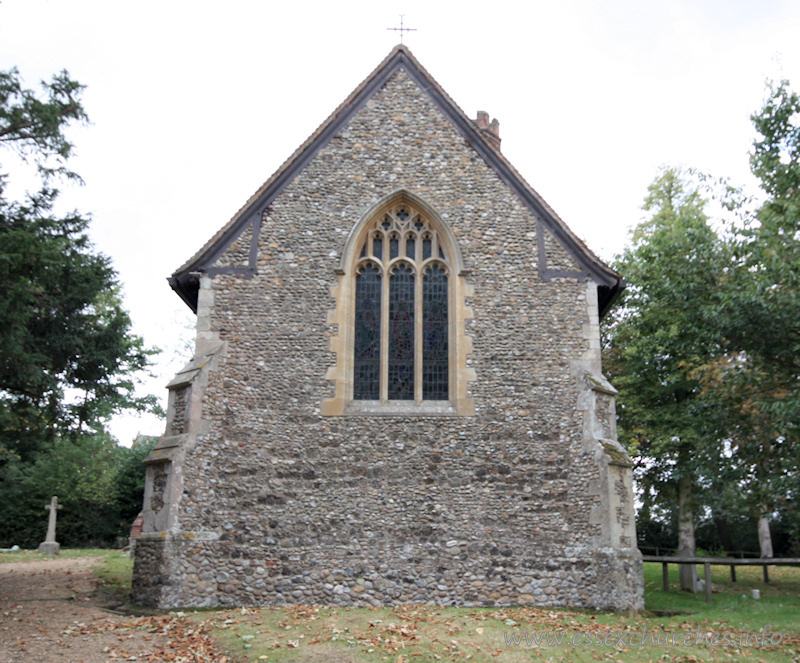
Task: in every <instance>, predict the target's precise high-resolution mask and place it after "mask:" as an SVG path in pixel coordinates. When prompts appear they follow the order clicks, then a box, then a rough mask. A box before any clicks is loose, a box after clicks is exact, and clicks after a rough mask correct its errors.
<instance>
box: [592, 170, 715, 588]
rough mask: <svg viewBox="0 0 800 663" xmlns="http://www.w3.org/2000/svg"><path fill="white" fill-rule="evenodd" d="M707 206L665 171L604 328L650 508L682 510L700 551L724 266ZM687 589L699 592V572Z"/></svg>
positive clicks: (628, 253) (619, 265)
mask: <svg viewBox="0 0 800 663" xmlns="http://www.w3.org/2000/svg"><path fill="white" fill-rule="evenodd" d="M705 206H706V201H705V200H704V199H703V198H702V196H701V195H700V193H699V190H698V187H697V185H696V184H692V183H691V182H690V181H689V180H688V177H687V176H686V175H685V174H682V173H680V172H678V171H676V170H674V169H665V170H664V171H663V172H662V173H661V174H660V175H659V176H658V177H657V178H656V180H655V181H654V182H653V183H652V184H651V185H650V187H649V194H648V196H647V198H646V199H645V204H644V209H645V211H647V212H649V213H650V216H649V218H648V219H647V220H645V221H643V222H642V223H640V224H639V225H638V226H637V227H636V228H635V229H634V231H633V235H632V243H631V246H629V247H628V248H627V249H626V250H625V251H624V253H623V254H622V256H621V257H619V258H618V259H617V261H616V262H615V265H614V266H615V268H616V269H617V270H619V271H620V272H621V273H622V274H623V275H624V276H625V278H626V279H627V280H628V282H629V286H628V289H627V290H626V292H625V293H624V295H623V298H622V301H621V303H620V305H619V306H618V307H617V308H616V309H615V310H614V312H613V313H612V315H611V316H609V317H608V318H607V319H606V321H605V327H604V337H605V351H606V358H605V361H604V365H605V366H606V369H607V370H608V372H609V374H610V376H611V378H612V381H613V383H614V384H615V385H616V387H617V388H618V389H619V397H618V407H617V412H618V416H619V424H620V431H621V435H620V437H621V440H622V442H623V443H624V444H626V446H627V447H628V449H629V451H630V452H631V454H632V455H633V456H635V457H636V458H637V467H636V476H637V480H638V482H639V484H640V488H641V489H642V491H643V492H642V499H643V502H644V508H645V509H646V510H648V511H649V510H651V509H652V508H653V507H654V506H655V505H656V503H657V502H661V506H662V508H663V506H664V504H665V502H666V503H667V504H668V506H669V507H670V508H671V506H672V505H673V504H675V503H677V506H678V514H677V521H678V527H677V529H678V549H679V551H680V552H683V553H687V554H694V548H695V542H694V511H695V497H696V495H695V493H696V490H697V488H698V482H697V477H696V473H697V469H698V467H699V466H700V464H701V462H702V461H701V459H702V458H706V457H711V456H713V453H709V452H708V451H707V447H708V446H709V445H710V444H711V442H710V441H713V440H714V439H715V438H714V437H713V436H711V435H708V434H707V433H708V431H707V430H706V423H705V422H706V413H705V407H704V403H703V401H702V399H701V398H700V394H701V389H700V383H699V380H698V378H697V377H695V370H696V369H697V368H698V366H700V365H702V364H704V363H705V362H706V361H707V360H708V357H711V356H714V355H715V354H717V353H718V352H719V344H720V338H719V335H718V334H717V332H716V331H715V330H714V327H713V325H712V324H711V323H710V320H709V315H710V314H709V312H710V311H711V310H712V308H713V303H714V302H713V300H714V293H715V292H716V291H717V289H718V280H719V278H720V274H721V271H720V268H721V265H722V264H723V251H722V244H721V242H720V240H719V238H718V236H717V234H716V233H715V232H714V230H713V229H712V228H711V227H710V225H709V222H708V218H707V216H706V213H705ZM682 569H683V570H684V571H683V573H682V576H681V586H682V587H683V588H684V589H690V590H694V588H695V577H694V568H693V567H689V566H682Z"/></svg>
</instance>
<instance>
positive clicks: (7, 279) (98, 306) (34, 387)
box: [0, 70, 154, 461]
mask: <svg viewBox="0 0 800 663" xmlns="http://www.w3.org/2000/svg"><path fill="white" fill-rule="evenodd" d="M43 86H44V89H45V91H46V94H47V98H46V99H45V100H40V99H39V98H38V97H37V96H36V95H35V93H34V92H33V91H31V90H27V89H24V88H22V86H21V84H20V81H19V76H18V74H17V72H16V70H11V71H10V72H0V102H2V107H1V108H0V144H5V145H7V146H13V147H14V149H15V150H16V151H17V152H18V153H19V154H20V155H22V156H23V157H24V158H26V159H30V160H33V161H35V162H36V164H37V166H38V167H39V169H40V171H41V172H42V173H43V175H44V176H45V178H50V177H52V176H53V175H54V174H62V175H70V174H71V173H70V172H69V171H68V170H67V168H66V159H67V158H68V157H69V156H70V154H71V152H72V144H71V143H70V141H69V140H68V139H67V138H66V137H65V134H64V130H65V128H66V127H67V126H68V125H69V124H70V123H71V122H74V121H80V120H85V117H86V116H85V113H84V111H83V107H82V106H81V103H80V91H81V89H82V87H81V86H80V85H79V84H77V83H75V82H74V81H72V80H71V79H70V78H69V76H68V75H67V74H66V72H62V73H61V74H59V75H58V76H55V77H54V78H53V80H52V81H51V82H50V83H48V84H43ZM57 195H58V192H57V191H56V190H55V189H53V188H51V187H49V186H47V185H45V186H44V187H43V188H42V189H41V190H40V191H39V192H37V193H34V194H29V195H28V196H27V199H26V200H25V201H23V202H17V201H13V200H8V199H7V198H6V196H5V187H4V178H2V179H0V247H1V248H0V347H2V348H3V351H2V354H0V447H2V449H3V450H4V451H5V452H6V453H8V452H10V453H13V454H16V455H18V456H19V457H20V458H22V459H23V460H26V461H27V460H32V459H33V457H34V455H35V454H36V452H37V451H39V450H40V449H41V448H43V445H44V444H45V443H50V442H52V441H54V440H56V439H59V438H65V437H70V438H72V439H74V438H75V436H76V435H80V434H85V433H98V432H100V431H101V430H102V427H103V425H104V423H105V421H106V420H107V419H108V418H109V417H110V416H111V415H112V414H114V413H115V412H118V411H120V410H122V409H125V408H138V409H144V408H150V407H153V406H154V400H153V399H152V397H148V398H140V397H137V396H135V394H134V386H135V384H134V379H135V377H134V376H135V374H136V373H137V372H138V371H141V370H143V369H144V368H146V366H147V365H148V363H149V356H150V355H151V354H152V353H153V351H152V350H150V349H147V348H145V346H144V343H143V341H142V339H141V338H139V337H138V336H135V335H134V334H132V333H131V330H130V327H131V321H130V318H129V316H128V314H127V312H126V311H125V310H124V309H123V307H122V304H121V300H120V296H119V285H118V283H117V279H116V274H115V273H114V270H113V269H112V267H111V263H110V260H109V258H107V257H106V256H103V255H101V254H98V253H97V252H95V251H94V250H93V247H92V246H91V243H90V241H89V238H88V236H87V234H86V231H87V228H88V224H89V219H88V218H86V217H85V216H81V215H80V214H78V213H77V212H73V213H71V214H67V215H57V214H55V213H54V206H55V202H56V198H57ZM0 455H1V454H0Z"/></svg>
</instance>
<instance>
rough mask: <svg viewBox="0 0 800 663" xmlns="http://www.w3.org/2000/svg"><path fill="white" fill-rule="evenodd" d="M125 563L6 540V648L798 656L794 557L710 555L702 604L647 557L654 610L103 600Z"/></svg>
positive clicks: (399, 661)
mask: <svg viewBox="0 0 800 663" xmlns="http://www.w3.org/2000/svg"><path fill="white" fill-rule="evenodd" d="M3 562H5V563H3ZM130 572H131V562H130V560H129V559H128V558H127V557H123V556H121V555H120V554H119V553H118V552H116V551H70V550H66V551H63V552H62V554H61V555H60V556H59V557H57V558H44V559H43V557H42V556H41V555H40V554H39V553H37V552H34V551H21V552H19V553H0V581H2V582H0V604H1V605H0V611H1V612H0V617H2V621H0V660H4V661H29V660H41V661H72V660H82V661H85V662H86V663H96V662H99V661H114V660H129V661H168V660H171V661H217V662H221V661H229V662H231V663H233V662H234V661H254V662H258V663H262V662H264V661H267V662H272V663H280V662H283V661H301V662H303V661H306V662H311V661H321V660H324V661H326V662H327V663H351V662H361V661H390V662H392V663H413V662H417V661H420V662H427V661H466V660H469V661H502V662H504V661H508V662H510V663H517V662H519V661H536V660H542V661H587V662H588V661H650V660H652V661H658V660H670V661H730V660H745V661H748V660H749V661H753V662H754V663H755V662H759V661H764V662H766V663H769V662H773V661H787V662H795V663H797V662H798V661H800V636H799V631H800V569H796V568H772V569H771V570H770V579H771V583H770V584H769V585H765V584H764V583H763V581H762V578H761V569H760V568H755V567H748V568H741V569H739V570H738V571H737V577H738V582H737V583H735V584H733V583H731V582H730V578H729V576H728V572H727V568H725V567H714V568H713V575H714V577H713V581H714V589H715V593H714V597H713V602H712V603H711V604H707V603H705V599H704V596H703V594H697V595H690V594H686V593H681V592H678V591H674V590H673V591H670V592H666V593H665V592H663V591H662V589H661V567H660V565H658V564H646V565H645V592H646V594H645V601H646V604H647V609H648V611H647V612H645V613H640V614H613V613H600V612H590V611H578V610H569V609H532V608H438V607H429V606H399V607H396V608H322V607H309V606H297V607H287V608H238V609H232V610H216V611H185V612H181V611H172V612H169V613H164V614H153V615H149V616H139V617H134V616H132V615H127V616H126V615H123V614H115V613H112V612H109V611H108V610H107V608H108V607H109V606H113V607H115V608H116V609H119V607H120V606H119V605H118V604H119V603H120V602H121V601H123V599H124V592H125V591H126V590H127V589H128V588H129V586H130ZM672 583H673V587H675V585H676V583H677V570H676V569H673V570H672ZM98 589H99V590H100V591H98ZM752 589H758V590H759V591H760V592H761V599H760V600H755V599H753V598H752V594H751V590H752ZM559 637H560V638H561V639H562V642H561V644H560V645H559V644H556V641H557V640H558V638H559ZM642 637H644V639H645V640H646V642H645V644H644V645H642V644H639V643H640V641H641V639H642ZM715 637H716V638H717V640H718V641H717V644H716V646H715V645H714V644H713V642H714V638H715ZM548 638H549V640H550V643H549V644H548ZM669 638H671V640H669V643H667V642H665V639H669ZM698 638H699V639H700V640H703V641H704V642H703V644H699V645H698V644H697V643H696V641H697V640H698ZM537 639H538V643H537ZM573 641H574V642H575V643H576V644H572V642H573ZM726 641H727V642H726ZM658 642H661V644H658ZM606 643H608V644H606ZM654 643H655V644H654Z"/></svg>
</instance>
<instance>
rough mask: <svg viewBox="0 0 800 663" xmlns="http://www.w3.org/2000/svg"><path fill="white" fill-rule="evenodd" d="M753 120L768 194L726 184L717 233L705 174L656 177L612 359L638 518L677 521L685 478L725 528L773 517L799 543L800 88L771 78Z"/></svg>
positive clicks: (613, 330)
mask: <svg viewBox="0 0 800 663" xmlns="http://www.w3.org/2000/svg"><path fill="white" fill-rule="evenodd" d="M752 120H753V123H754V126H755V128H756V129H757V131H758V133H759V138H758V139H757V140H756V142H755V144H754V147H753V151H752V153H751V155H750V163H751V168H752V171H753V173H754V175H755V176H756V177H757V178H758V179H759V181H760V183H761V186H762V189H763V193H764V200H763V203H762V204H761V205H760V206H759V207H758V209H757V210H756V211H755V212H754V213H748V212H747V211H746V209H745V208H744V207H743V206H742V207H738V208H737V203H740V202H741V200H742V197H741V195H739V193H737V192H736V191H735V190H731V189H730V188H728V189H727V190H726V192H725V195H724V196H723V197H724V198H725V200H724V201H723V202H724V203H726V204H724V205H723V207H724V208H725V209H726V210H727V213H729V214H730V215H731V218H730V219H729V221H730V223H728V226H727V230H726V232H724V233H723V234H722V235H718V234H717V233H715V232H714V231H713V230H712V228H711V227H710V226H709V224H708V219H707V218H706V216H705V212H704V208H705V203H704V201H703V196H701V194H700V191H701V190H702V189H701V188H700V187H701V185H702V186H705V185H706V183H707V182H708V179H707V178H706V179H702V180H699V181H695V182H693V181H692V179H691V178H690V177H688V174H686V173H684V174H679V173H677V172H676V171H674V170H670V169H667V170H665V171H664V172H662V173H661V174H660V175H659V177H658V178H657V179H656V181H655V182H654V183H653V184H652V185H651V187H650V190H649V195H648V197H647V200H646V202H645V210H647V211H648V212H649V213H650V216H649V218H648V219H647V220H646V221H645V222H643V223H642V224H640V225H639V226H638V227H637V228H636V230H635V231H634V234H633V236H632V242H631V245H630V246H629V247H628V248H627V249H626V251H625V252H624V253H623V255H622V256H621V257H620V259H619V260H618V261H617V263H616V265H615V266H616V267H617V268H618V269H619V270H620V271H621V272H622V273H623V274H624V275H625V277H626V278H627V279H628V280H629V282H630V287H629V289H628V292H627V294H626V295H625V296H624V298H623V299H622V303H621V306H620V307H618V309H617V310H616V312H615V313H614V314H613V315H612V316H611V317H610V318H609V319H608V320H607V321H606V328H605V338H606V355H607V356H606V367H607V369H608V370H609V372H610V373H611V377H612V380H613V381H614V383H615V384H616V386H617V387H618V388H619V390H620V396H619V401H618V414H619V419H620V431H621V433H620V435H621V439H622V440H623V442H625V443H627V444H628V446H629V448H630V449H631V451H632V453H633V454H634V455H638V465H637V478H638V480H639V482H640V488H641V490H642V499H643V503H644V508H643V510H642V512H641V515H642V517H643V520H644V521H650V520H651V517H655V518H661V519H662V521H663V522H667V521H668V520H670V518H669V517H668V515H667V516H666V517H665V514H669V513H672V512H674V510H675V503H676V501H677V492H679V491H676V488H677V487H679V485H680V482H681V480H684V481H686V480H691V483H692V485H691V488H692V493H693V496H694V501H695V502H696V503H697V505H698V506H702V507H703V508H704V510H705V513H709V512H710V513H713V521H714V522H715V523H716V525H717V526H718V528H719V530H720V533H721V538H727V537H726V536H725V535H724V530H725V529H726V528H727V523H726V519H729V518H730V519H735V520H736V521H737V522H743V520H742V519H753V518H756V519H757V518H762V519H763V518H765V517H772V518H775V517H777V518H779V519H780V520H781V521H782V523H783V524H782V525H781V531H784V532H785V531H787V530H788V529H789V528H788V527H787V525H786V523H791V522H794V523H795V525H794V533H793V536H794V537H795V539H796V540H800V525H798V523H800V513H798V512H797V506H796V505H797V502H798V499H797V498H798V494H799V493H800V453H799V452H800V448H799V447H798V432H799V431H800V97H799V96H798V95H797V94H796V93H795V92H793V91H792V90H791V89H790V87H789V84H788V82H786V81H782V82H780V83H777V84H775V83H772V84H770V86H769V90H768V95H767V99H766V101H765V102H764V105H763V107H762V108H761V109H760V110H759V111H758V112H757V113H755V114H754V115H753V116H752ZM732 191H733V194H734V195H730V194H731V192H732ZM742 219H744V222H742V221H741V220H742ZM665 518H666V519H665ZM751 521H752V520H751Z"/></svg>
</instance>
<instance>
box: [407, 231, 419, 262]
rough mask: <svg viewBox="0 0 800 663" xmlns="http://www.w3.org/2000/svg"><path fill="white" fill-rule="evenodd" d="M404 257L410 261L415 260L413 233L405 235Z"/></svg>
mask: <svg viewBox="0 0 800 663" xmlns="http://www.w3.org/2000/svg"><path fill="white" fill-rule="evenodd" d="M406 256H407V257H408V258H409V259H411V260H416V259H417V253H416V242H415V239H414V233H408V235H406Z"/></svg>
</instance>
